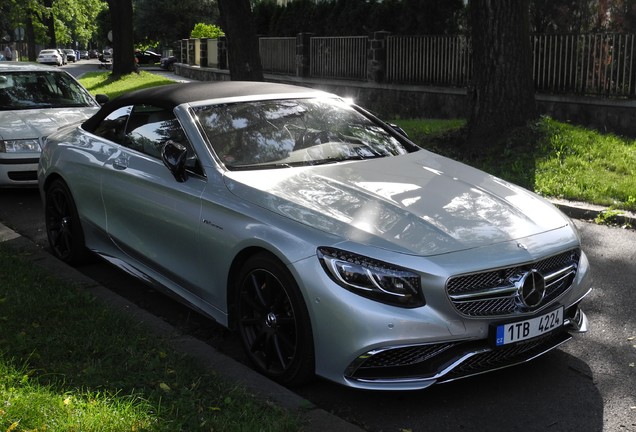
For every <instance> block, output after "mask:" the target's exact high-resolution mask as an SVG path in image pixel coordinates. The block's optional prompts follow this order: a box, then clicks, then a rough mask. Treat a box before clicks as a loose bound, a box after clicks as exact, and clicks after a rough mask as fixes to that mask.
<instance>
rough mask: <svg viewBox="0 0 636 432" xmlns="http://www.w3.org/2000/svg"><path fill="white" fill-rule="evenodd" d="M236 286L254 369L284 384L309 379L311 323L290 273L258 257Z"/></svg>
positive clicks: (241, 329) (240, 321)
mask: <svg viewBox="0 0 636 432" xmlns="http://www.w3.org/2000/svg"><path fill="white" fill-rule="evenodd" d="M237 288H238V289H237V301H236V304H237V316H238V319H237V324H238V329H239V332H240V336H241V341H242V343H243V347H244V348H245V352H246V353H247V356H248V357H249V358H250V360H251V361H252V363H253V364H254V366H255V368H256V369H257V370H258V371H259V372H261V373H262V374H263V375H265V376H267V377H269V378H271V379H273V380H275V381H278V382H280V383H282V384H285V385H291V386H293V385H300V384H302V383H304V382H306V381H308V380H309V379H310V378H311V377H312V376H313V374H314V348H313V338H312V332H311V323H310V321H309V314H308V313H307V308H306V306H305V303H304V301H303V300H302V296H301V294H300V291H299V289H298V286H297V284H296V282H295V281H294V279H293V277H292V276H291V274H290V273H289V271H288V270H287V269H286V268H285V266H284V265H283V264H282V263H280V262H279V261H278V260H277V259H275V258H274V257H272V256H270V255H269V254H265V253H262V254H258V255H255V256H254V257H252V258H251V259H249V260H248V261H247V262H246V263H245V265H244V266H243V269H242V272H241V277H240V278H239V285H238V287H237Z"/></svg>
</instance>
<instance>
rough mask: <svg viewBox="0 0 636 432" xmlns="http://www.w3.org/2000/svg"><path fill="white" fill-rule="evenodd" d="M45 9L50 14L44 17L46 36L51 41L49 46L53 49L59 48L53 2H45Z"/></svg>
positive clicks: (45, 0) (47, 0)
mask: <svg viewBox="0 0 636 432" xmlns="http://www.w3.org/2000/svg"><path fill="white" fill-rule="evenodd" d="M44 7H45V8H46V10H47V11H48V12H49V15H48V16H44V17H42V24H44V25H45V26H46V35H47V37H48V39H49V46H50V47H51V48H57V37H56V36H55V16H53V0H44Z"/></svg>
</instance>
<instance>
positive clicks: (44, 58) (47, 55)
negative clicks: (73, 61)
mask: <svg viewBox="0 0 636 432" xmlns="http://www.w3.org/2000/svg"><path fill="white" fill-rule="evenodd" d="M38 63H41V64H50V65H55V66H62V63H63V60H62V56H61V55H60V52H59V51H58V50H56V49H45V50H42V51H40V54H38Z"/></svg>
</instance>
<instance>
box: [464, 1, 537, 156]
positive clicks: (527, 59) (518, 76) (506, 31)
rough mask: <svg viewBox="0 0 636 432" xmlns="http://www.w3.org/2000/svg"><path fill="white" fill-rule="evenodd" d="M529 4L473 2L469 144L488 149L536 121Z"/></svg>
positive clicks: (517, 2) (471, 13)
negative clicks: (497, 139) (502, 136)
mask: <svg viewBox="0 0 636 432" xmlns="http://www.w3.org/2000/svg"><path fill="white" fill-rule="evenodd" d="M528 15H529V9H528V1H527V0H470V4H469V19H470V25H471V35H472V45H473V78H472V82H471V83H470V85H469V88H468V96H469V103H470V115H469V120H468V140H469V142H470V143H471V144H472V145H473V146H485V145H487V144H488V143H489V142H490V140H491V138H493V137H496V136H499V135H500V134H501V133H502V132H503V131H505V130H507V129H512V128H515V127H518V126H523V125H525V124H527V122H528V121H530V120H532V119H534V118H536V117H537V115H538V114H537V108H536V103H535V99H534V84H533V81H532V54H531V47H530V35H529V29H528V28H529V25H528Z"/></svg>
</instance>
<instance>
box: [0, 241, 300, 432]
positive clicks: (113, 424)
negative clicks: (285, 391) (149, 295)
mask: <svg viewBox="0 0 636 432" xmlns="http://www.w3.org/2000/svg"><path fill="white" fill-rule="evenodd" d="M21 254H24V252H22V253H21ZM21 254H18V255H17V256H16V251H15V250H13V249H11V248H9V247H8V246H7V245H6V244H4V243H0V328H1V329H2V331H1V332H0V431H14V432H18V431H31V432H35V431H39V432H42V431H56V432H57V431H82V432H90V431H100V432H104V431H113V432H115V431H118V432H119V431H170V432H174V431H246V432H251V431H271V432H278V431H297V430H299V429H300V426H299V423H298V420H297V419H296V418H295V417H293V416H292V415H291V414H290V413H288V412H285V411H283V410H282V409H279V408H277V407H275V406H272V405H270V404H267V403H265V402H264V401H261V400H258V399H257V398H255V397H253V396H251V395H250V394H248V393H247V392H246V391H245V390H244V389H242V388H240V387H238V386H236V385H235V384H232V383H229V382H225V381H222V380H221V379H219V378H218V377H216V376H215V375H214V374H213V373H211V372H209V371H206V370H205V369H204V368H203V367H202V366H201V365H200V364H198V363H196V362H195V361H194V360H193V359H191V358H189V357H188V356H186V355H184V354H182V353H179V352H176V351H173V350H171V349H169V348H168V347H167V346H168V344H167V343H166V342H165V341H162V340H161V339H159V338H157V337H156V336H155V335H153V334H150V333H149V332H148V331H147V330H146V329H145V328H144V325H143V324H140V323H137V322H133V321H132V320H131V319H129V318H128V317H127V316H126V315H123V313H120V312H117V311H114V310H112V309H110V308H108V307H106V306H104V305H103V304H102V303H101V302H99V301H97V300H96V299H95V298H94V297H93V296H91V295H90V294H89V293H88V292H87V291H85V290H83V289H81V288H80V287H76V286H69V283H68V282H62V281H60V280H57V279H55V277H52V276H50V275H47V274H45V273H44V272H42V271H39V269H38V268H37V267H34V266H33V264H32V263H31V261H30V260H29V256H24V255H21Z"/></svg>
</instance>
